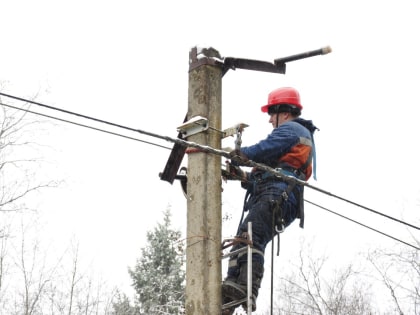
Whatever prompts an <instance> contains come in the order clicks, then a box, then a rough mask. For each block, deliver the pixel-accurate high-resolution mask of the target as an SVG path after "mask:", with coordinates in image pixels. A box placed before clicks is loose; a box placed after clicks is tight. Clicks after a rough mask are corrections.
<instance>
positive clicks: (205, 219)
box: [185, 48, 222, 315]
mask: <svg viewBox="0 0 420 315" xmlns="http://www.w3.org/2000/svg"><path fill="white" fill-rule="evenodd" d="M214 52H217V51H215V50H213V53H214ZM209 54H211V53H210V52H209V51H207V50H206V51H205V52H202V51H200V56H199V57H200V58H199V60H198V59H197V48H192V49H191V51H190V71H189V86H188V119H191V118H193V117H195V116H202V117H205V118H207V119H208V124H209V129H207V130H206V131H203V132H200V133H197V134H194V135H190V136H189V137H188V141H192V142H195V143H199V144H202V145H207V146H210V147H213V148H217V149H220V147H221V138H222V137H221V133H220V130H221V98H222V97H221V94H222V83H221V82H222V68H221V66H220V64H218V63H214V62H213V59H212V57H211V56H209ZM217 54H218V53H217ZM221 185H222V182H221V157H220V156H217V155H214V154H208V153H204V152H194V153H189V154H188V184H187V235H186V237H187V248H186V252H187V253H186V257H187V259H186V260H187V266H186V267H187V270H186V271H187V274H186V297H185V308H186V315H215V314H216V315H218V314H220V313H221V259H220V258H221V257H220V255H221V224H222V220H221V217H222V215H221V213H222V211H221Z"/></svg>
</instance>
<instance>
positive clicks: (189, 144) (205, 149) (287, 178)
mask: <svg viewBox="0 0 420 315" xmlns="http://www.w3.org/2000/svg"><path fill="white" fill-rule="evenodd" d="M0 95H3V96H6V97H9V98H12V99H16V100H19V101H22V102H27V103H31V104H34V105H38V106H41V107H45V108H48V109H52V110H57V111H60V112H63V113H66V114H71V115H75V116H78V117H82V118H85V119H90V120H93V121H96V122H100V123H104V124H108V125H111V126H114V127H118V128H122V129H126V130H129V131H133V132H138V133H141V134H145V135H148V136H151V137H155V138H159V139H163V140H166V141H169V142H173V143H177V144H179V145H181V146H184V147H193V148H197V149H199V150H201V151H202V152H206V153H212V154H216V155H220V156H223V157H225V158H227V159H231V160H233V161H236V162H237V163H239V164H241V165H243V166H248V167H256V168H258V169H261V170H264V171H266V172H268V173H270V174H272V175H274V176H275V177H278V178H281V179H283V180H285V181H287V182H292V183H295V184H299V185H302V186H306V187H308V188H311V189H313V190H316V191H319V192H321V193H324V194H326V195H328V196H330V197H334V198H336V199H339V200H342V201H345V202H347V203H350V204H352V205H354V206H357V207H360V208H362V209H365V210H368V211H371V212H373V213H375V214H378V215H380V216H383V217H386V218H387V219H390V220H393V221H396V222H398V223H401V224H403V225H406V226H409V227H411V228H414V229H417V230H420V227H418V226H415V225H413V224H410V223H407V222H404V221H402V220H399V219H397V218H394V217H391V216H389V215H387V214H384V213H382V212H379V211H376V210H373V209H371V208H368V207H365V206H363V205H361V204H359V203H356V202H353V201H351V200H349V199H346V198H343V197H340V196H338V195H335V194H333V193H331V192H328V191H326V190H323V189H321V188H318V187H316V186H313V185H311V184H309V183H308V182H306V181H304V180H300V179H298V178H296V177H294V176H291V175H285V174H283V173H282V172H281V169H280V168H276V169H273V168H271V167H269V166H267V165H265V164H262V163H256V162H254V161H252V160H247V161H244V160H242V159H241V158H240V157H239V156H231V154H230V152H227V151H224V150H219V149H214V148H212V147H209V146H205V145H200V144H197V143H195V142H191V141H186V140H183V139H179V138H171V137H168V136H162V135H159V134H156V133H152V132H148V131H145V130H141V129H136V128H131V127H127V126H123V125H120V124H116V123H112V122H109V121H106V120H102V119H98V118H94V117H90V116H87V115H83V114H79V113H76V112H72V111H68V110H65V109H61V108H58V107H54V106H50V105H46V104H42V103H39V102H35V101H32V100H28V99H24V98H21V97H17V96H13V95H10V94H6V93H2V92H0Z"/></svg>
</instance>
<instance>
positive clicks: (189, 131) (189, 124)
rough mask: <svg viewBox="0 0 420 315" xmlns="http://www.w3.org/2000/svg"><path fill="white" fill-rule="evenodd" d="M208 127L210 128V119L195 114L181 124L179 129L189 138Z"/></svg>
mask: <svg viewBox="0 0 420 315" xmlns="http://www.w3.org/2000/svg"><path fill="white" fill-rule="evenodd" d="M207 129H209V121H208V119H207V118H205V117H202V116H195V117H193V118H191V119H190V120H188V121H186V122H185V123H183V124H182V125H181V126H179V127H178V128H177V131H178V132H179V133H181V134H182V137H183V138H187V137H189V136H191V135H195V134H197V133H199V132H202V131H205V130H207Z"/></svg>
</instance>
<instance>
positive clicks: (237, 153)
mask: <svg viewBox="0 0 420 315" xmlns="http://www.w3.org/2000/svg"><path fill="white" fill-rule="evenodd" d="M229 156H230V158H231V159H232V160H234V161H235V162H238V163H241V162H242V163H245V162H248V161H249V159H248V157H247V156H246V155H245V154H243V153H242V151H241V150H233V151H230V152H229Z"/></svg>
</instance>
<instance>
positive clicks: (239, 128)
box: [223, 123, 249, 138]
mask: <svg viewBox="0 0 420 315" xmlns="http://www.w3.org/2000/svg"><path fill="white" fill-rule="evenodd" d="M246 127H249V125H247V124H245V123H239V124H236V125H235V126H232V127H229V128H227V129H225V130H223V138H227V137H230V136H233V135H236V134H237V133H238V132H242V131H243V130H244V128H246Z"/></svg>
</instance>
